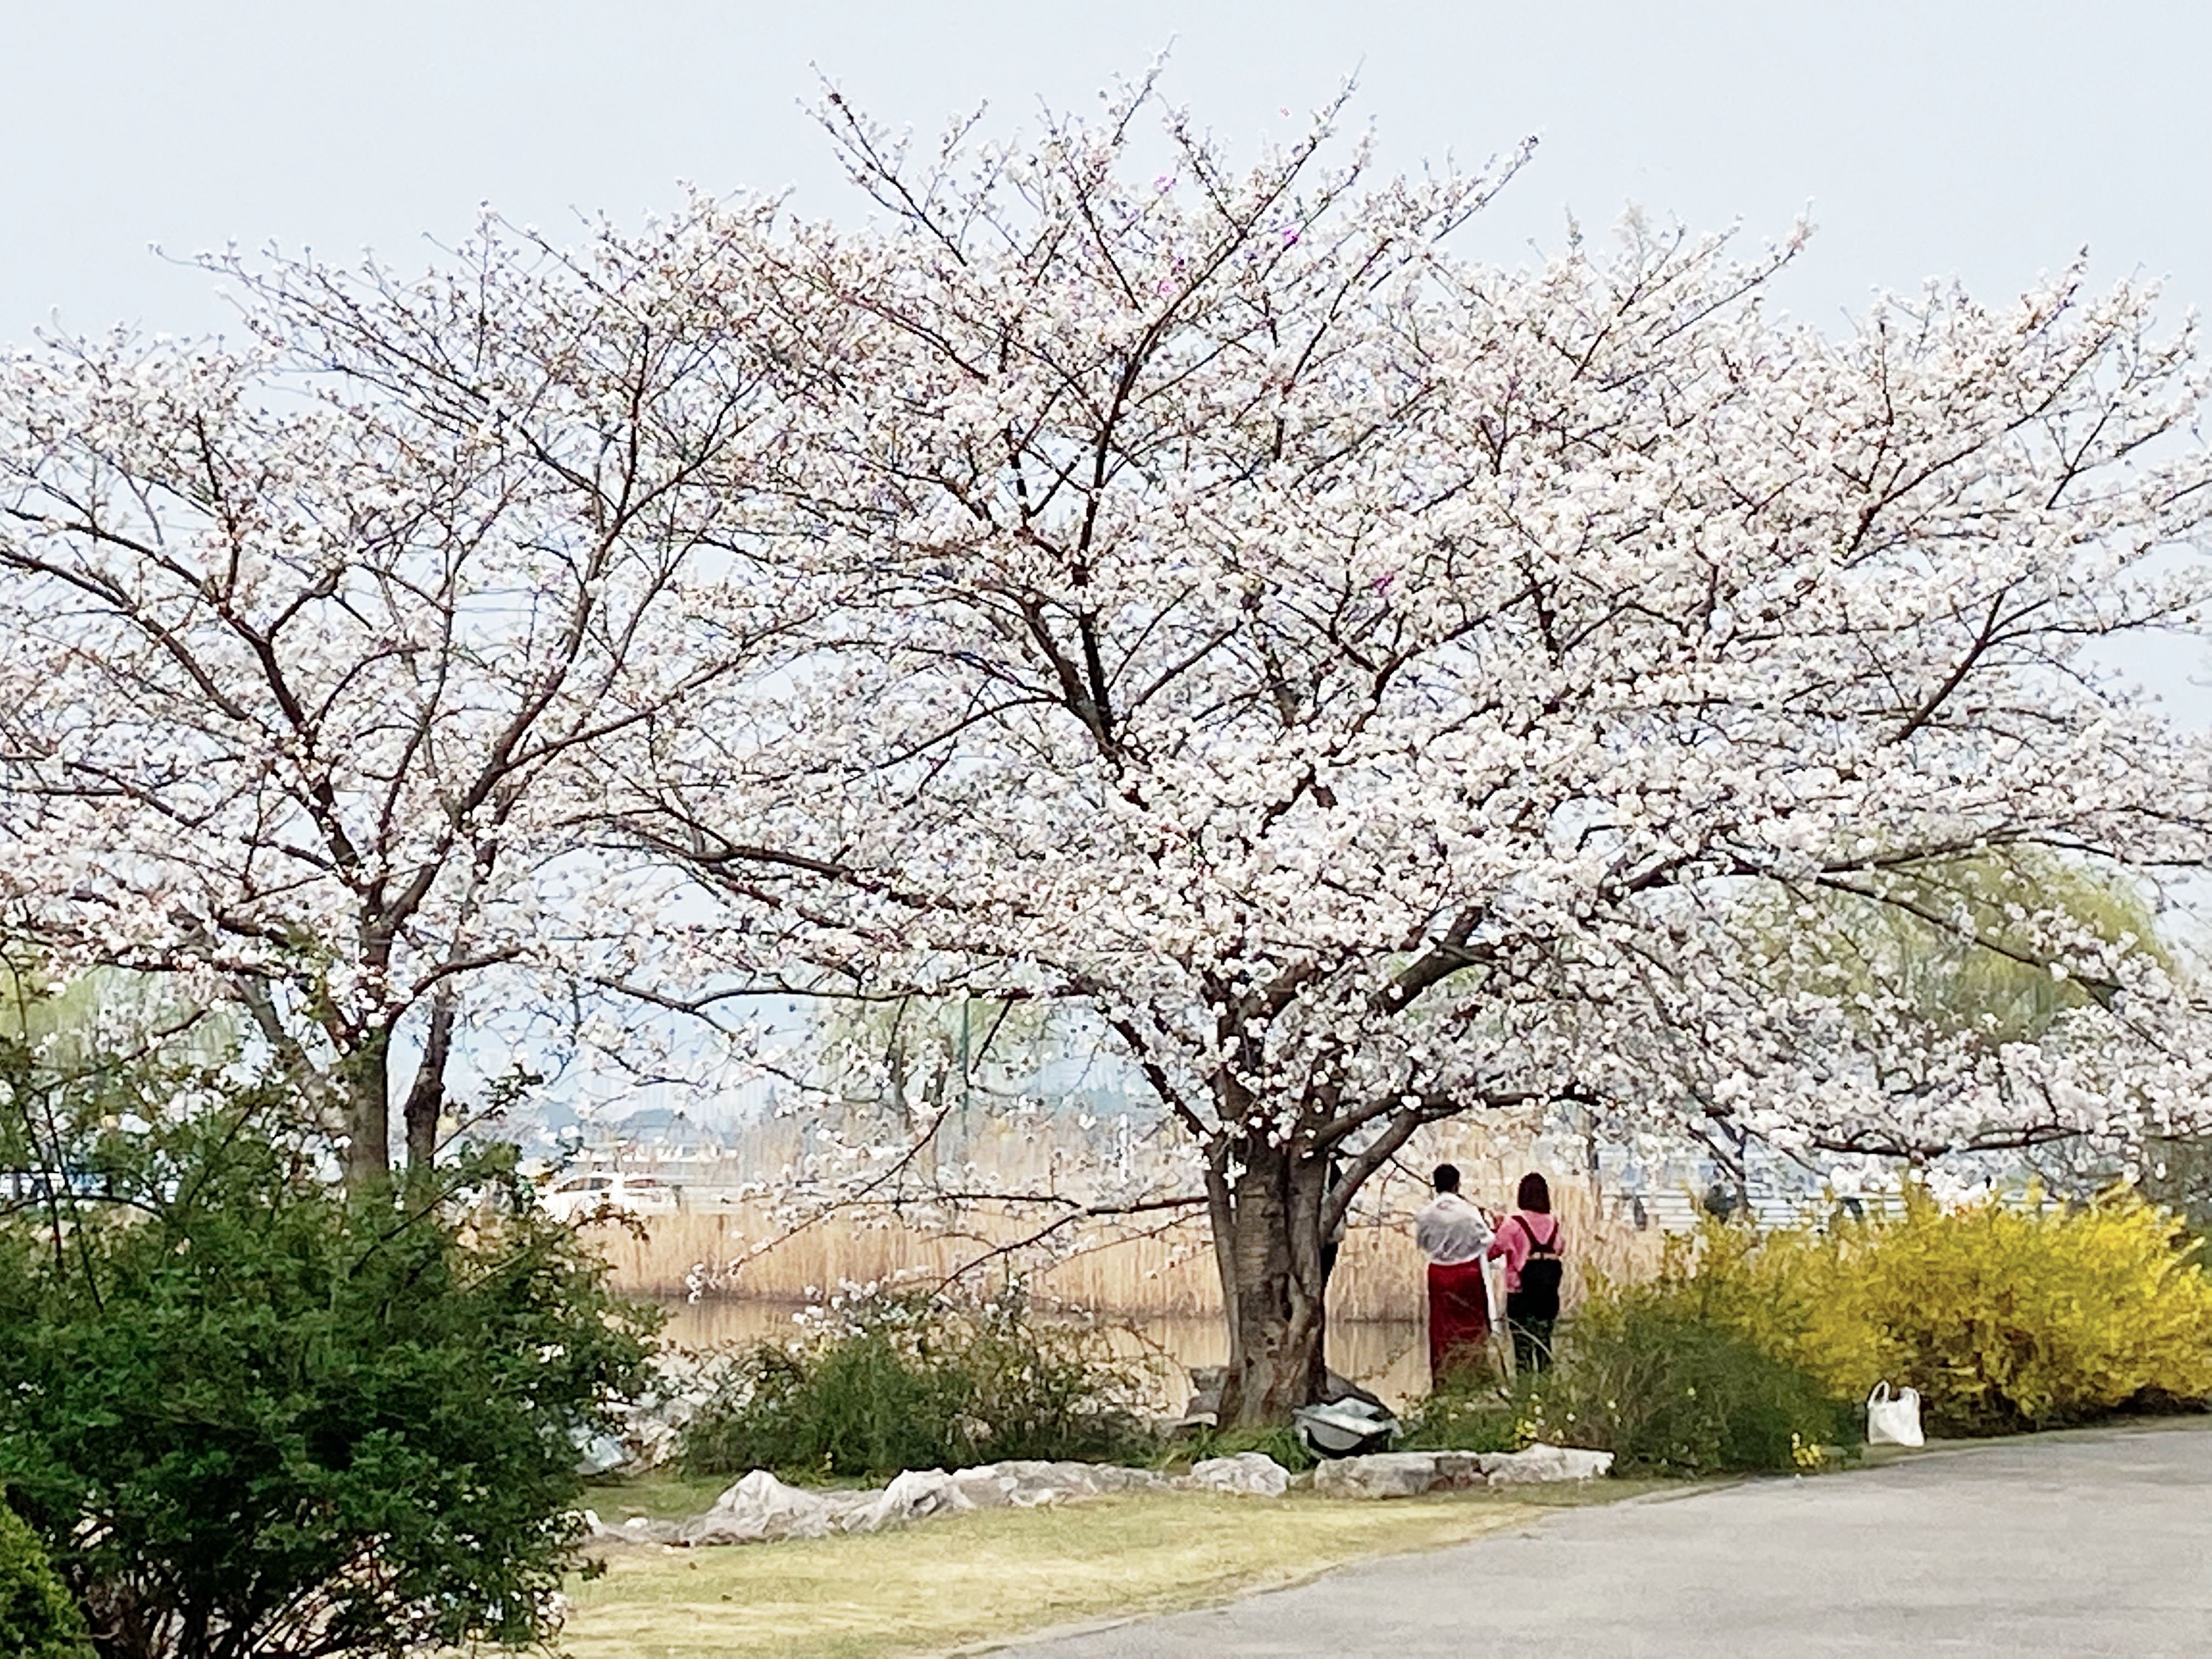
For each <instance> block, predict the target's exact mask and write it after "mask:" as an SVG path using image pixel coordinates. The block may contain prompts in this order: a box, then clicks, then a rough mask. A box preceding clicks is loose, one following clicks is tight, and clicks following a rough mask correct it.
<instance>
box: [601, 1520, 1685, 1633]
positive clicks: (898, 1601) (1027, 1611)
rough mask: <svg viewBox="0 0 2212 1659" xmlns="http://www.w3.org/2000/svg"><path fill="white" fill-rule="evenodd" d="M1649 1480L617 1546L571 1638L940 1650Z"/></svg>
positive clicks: (1487, 1524) (1255, 1578) (1476, 1528)
mask: <svg viewBox="0 0 2212 1659" xmlns="http://www.w3.org/2000/svg"><path fill="white" fill-rule="evenodd" d="M1656 1484H1657V1483H1654V1482H1650V1481H1632V1480H1599V1481H1593V1482H1591V1483H1589V1485H1587V1486H1577V1487H1572V1488H1553V1487H1539V1488H1522V1489H1521V1491H1520V1492H1491V1491H1487V1490H1477V1491H1474V1492H1450V1493H1439V1494H1435V1495H1432V1496H1430V1497H1426V1498H1396V1499H1389V1500H1385V1501H1379V1502H1378V1501H1375V1500H1371V1499H1368V1500H1363V1499H1357V1498H1317V1497H1315V1496H1314V1495H1313V1494H1312V1493H1310V1492H1293V1493H1292V1494H1291V1495H1290V1496H1289V1497H1287V1498H1281V1499H1277V1500H1268V1499H1262V1498H1214V1497H1200V1496H1197V1495H1195V1494H1185V1493H1176V1494H1162V1493H1146V1494H1128V1495H1123V1496H1118V1497H1114V1498H1093V1499H1091V1500H1089V1501H1087V1502H1085V1503H1079V1504H1067V1505H1065V1506H1062V1507H1056V1508H1049V1509H1040V1510H987V1511H984V1512H982V1513H980V1514H975V1515H963V1516H955V1517H953V1518H951V1519H949V1520H944V1521H933V1522H923V1523H922V1524H921V1525H920V1526H916V1527H913V1528H908V1529H906V1530H904V1531H899V1532H890V1533H879V1534H873V1535H862V1536H859V1537H852V1538H827V1539H822V1540H818V1541H793V1542H787V1543H780V1544H750V1545H734V1546H724V1547H715V1548H710V1549H700V1550H661V1549H657V1548H620V1549H617V1550H616V1551H615V1552H614V1553H612V1555H611V1557H610V1559H609V1570H608V1571H607V1574H606V1576H605V1577H602V1578H598V1579H594V1580H592V1581H591V1582H590V1583H576V1584H574V1585H572V1586H571V1587H570V1591H569V1594H570V1595H571V1596H572V1597H573V1599H574V1612H573V1613H571V1614H570V1616H569V1620H568V1629H567V1631H566V1632H565V1633H564V1636H563V1638H562V1647H563V1648H564V1649H565V1650H566V1651H567V1652H568V1653H569V1654H571V1655H573V1656H574V1659H708V1656H710V1655H711V1656H717V1659H720V1656H725V1655H726V1656H731V1659H751V1656H761V1659H768V1656H775V1659H890V1656H895V1655H910V1654H932V1653H942V1652H944V1651H945V1650H948V1649H952V1648H958V1647H963V1646H966V1645H968V1644H974V1643H979V1642H983V1641H987V1640H989V1639H991V1638H1005V1637H1008V1636H1012V1635H1017V1634H1019V1633H1020V1632H1024V1631H1031V1630H1037V1629H1041V1628H1043V1627H1045V1626H1051V1625H1059V1624H1066V1623H1071V1622H1076V1621H1081V1620H1095V1619H1102V1618H1107V1617H1110V1616H1114V1615H1117V1614H1128V1613H1164V1612H1169V1611H1171V1610H1173V1609H1176V1608H1180V1607H1194V1606H1200V1605H1203V1604H1205V1603H1207V1602H1211V1601H1221V1600H1224V1599H1226V1598H1227V1597H1230V1596H1231V1595H1237V1594H1238V1593H1240V1592H1243V1591H1247V1590H1251V1589H1261V1588H1264V1587H1267V1586H1270V1585H1278V1584H1285V1583H1294V1582H1296V1581H1297V1580H1299V1579H1302V1578H1305V1577H1311V1576H1312V1575H1313V1574H1315V1573H1316V1572H1319V1571H1322V1570H1323V1569H1325V1568H1328V1567H1332V1566H1335V1565H1340V1563H1343V1562H1346V1561H1356V1560H1358V1559H1363V1558H1364V1557H1368V1556H1374V1555H1385V1554H1390V1553H1396V1552H1400V1551H1407V1550H1421V1549H1431V1548H1434V1547H1437V1546H1438V1545H1443V1544H1451V1543H1456V1542H1458V1541H1460V1540H1462V1539H1466V1538H1473V1537H1475V1536H1477V1535H1478V1534H1482V1533H1486V1532H1492V1531H1495V1530H1497V1529H1498V1528H1501V1527H1510V1526H1512V1525H1514V1524H1516V1522H1523V1521H1528V1520H1530V1519H1533V1518H1534V1517H1535V1516H1540V1515H1541V1514H1543V1513H1545V1512H1546V1510H1549V1509H1553V1508H1558V1507H1560V1506H1562V1505H1565V1504H1587V1503H1602V1502H1607V1501H1609V1500H1612V1499H1614V1498H1627V1497H1632V1496H1634V1495H1635V1494H1637V1493H1638V1492H1648V1491H1650V1490H1651V1489H1652V1488H1653V1486H1655V1485H1656ZM615 1490H616V1491H617V1492H619V1491H620V1490H621V1489H615ZM678 1495H679V1494H678V1493H675V1492H669V1493H662V1492H653V1493H650V1494H647V1493H644V1492H639V1493H637V1494H636V1495H635V1496H630V1497H627V1498H626V1500H625V1501H611V1502H609V1503H607V1504H604V1505H595V1507H598V1508H599V1510H600V1513H601V1514H603V1515H621V1514H624V1513H631V1514H635V1513H641V1512H649V1508H650V1507H658V1506H659V1505H658V1504H653V1502H652V1500H656V1499H657V1500H661V1501H662V1502H665V1501H666V1500H668V1499H671V1498H676V1497H678ZM696 1507H700V1506H695V1512H696Z"/></svg>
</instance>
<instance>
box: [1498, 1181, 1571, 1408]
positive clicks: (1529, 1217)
mask: <svg viewBox="0 0 2212 1659" xmlns="http://www.w3.org/2000/svg"><path fill="white" fill-rule="evenodd" d="M1490 1254H1491V1255H1493V1256H1500V1257H1503V1258H1504V1262H1505V1324H1506V1328H1508V1329H1509V1330H1510V1331H1511V1332H1512V1334H1513V1365H1514V1369H1515V1370H1520V1371H1540V1370H1543V1369H1544V1367H1545V1366H1547V1365H1548V1364H1551V1363H1552V1332H1553V1328H1555V1327H1556V1326H1557V1325H1558V1323H1559V1279H1560V1277H1561V1275H1562V1273H1564V1271H1565V1261H1563V1260H1562V1259H1561V1257H1560V1255H1559V1222H1558V1220H1557V1219H1556V1218H1554V1217H1553V1214H1552V1188H1551V1187H1550V1185H1549V1184H1548V1183H1547V1182H1546V1181H1545V1179H1544V1177H1543V1176H1540V1175H1538V1174H1537V1173H1536V1172H1535V1171H1534V1170H1530V1171H1529V1172H1528V1174H1527V1175H1524V1176H1522V1177H1521V1188H1520V1191H1519V1192H1517V1193H1516V1194H1514V1200H1513V1213H1512V1214H1511V1215H1509V1216H1507V1217H1506V1218H1505V1219H1504V1221H1503V1222H1501V1223H1499V1224H1498V1237H1497V1238H1496V1239H1494V1240H1493V1241H1492V1243H1491V1246H1490Z"/></svg>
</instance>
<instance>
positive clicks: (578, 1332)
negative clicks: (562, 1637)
mask: <svg viewBox="0 0 2212 1659" xmlns="http://www.w3.org/2000/svg"><path fill="white" fill-rule="evenodd" d="M0 1091H4V1108H5V1110H6V1113H7V1116H8V1119H9V1123H10V1125H11V1127H10V1129H9V1133H8V1137H7V1138H8V1139H9V1140H10V1141H12V1143H13V1145H12V1146H11V1147H10V1149H9V1150H11V1151H12V1152H15V1154H16V1155H17V1156H19V1157H20V1156H21V1154H23V1153H24V1152H26V1151H31V1152H40V1153H41V1154H42V1155H43V1161H42V1162H41V1163H40V1164H38V1165H37V1166H36V1168H35V1170H34V1173H35V1174H36V1175H37V1176H38V1177H39V1180H38V1181H37V1182H33V1184H32V1189H31V1191H30V1192H29V1194H28V1195H27V1197H24V1198H22V1199H21V1200H19V1201H17V1202H15V1204H13V1205H11V1206H8V1207H7V1211H6V1213H5V1214H4V1215H0V1496H4V1498H5V1500H6V1502H7V1503H8V1504H10V1505H11V1506H12V1507H13V1508H14V1509H15V1510H16V1511H17V1512H18V1513H19V1514H21V1516H23V1517H24V1519H25V1520H27V1522H30V1523H31V1525H32V1526H33V1528H35V1529H36V1530H37V1531H38V1532H39V1533H40V1534H42V1536H43V1537H44V1539H45V1541H46V1548H47V1551H48V1553H50V1554H51V1556H52V1561H53V1565H54V1568H55V1570H56V1571H57V1572H58V1574H59V1576H60V1577H61V1579H62V1581H63V1582H64V1583H65V1584H66V1585H67V1586H68V1587H69V1589H70V1593H71V1595H73V1596H74V1597H75V1599H76V1601H77V1603H78V1604H79V1605H80V1606H81V1607H82V1609H83V1610H84V1613H85V1614H86V1617H87V1622H88V1625H89V1626H90V1629H91V1632H92V1634H93V1637H94V1640H95V1641H96V1643H97V1644H98V1647H99V1650H100V1654H101V1655H102V1656H103V1659H171V1656H176V1659H187V1656H188V1659H246V1656H252V1659H325V1656H328V1659H336V1656H356V1655H360V1656H367V1655H398V1654H400V1653H402V1652H404V1651H409V1650H413V1649H415V1648H417V1647H420V1646H422V1645H425V1644H438V1643H463V1642H495V1643H504V1644H517V1645H520V1644H529V1643H533V1642H537V1641H540V1640H542V1639H544V1638H546V1637H547V1636H548V1635H550V1632H551V1630H552V1628H553V1626H554V1623H555V1607H556V1601H555V1600H554V1594H555V1591H556V1589H557V1587H558V1585H559V1583H560V1582H561V1578H562V1575H563V1574H564V1573H565V1572H567V1571H569V1570H571V1569H572V1568H573V1567H574V1566H575V1565H577V1564H578V1556H577V1553H576V1549H575V1546H576V1544H577V1542H578V1541H579V1528H580V1518H579V1516H578V1514H577V1505H578V1503H579V1500H580V1493H581V1482H580V1479H579V1476H578V1474H577V1457H576V1452H575V1446H576V1443H577V1441H578V1438H579V1437H581V1436H584V1435H586V1434H589V1433H592V1432H593V1431H598V1430H599V1429H601V1428H603V1427H605V1426H606V1425H607V1417H606V1408H607V1406H608V1404H609V1403H610V1402H611V1401H612V1400H613V1399H614V1398H616V1397H617V1396H618V1395H621V1394H623V1393H625V1392H628V1391H631V1390H633V1389H635V1387H636V1386H637V1384H638V1383H639V1382H640V1379H641V1370H642V1367H643V1364H644V1361H645V1358H646V1337H645V1334H644V1332H643V1331H642V1330H641V1328H640V1327H639V1326H638V1325H637V1324H636V1323H635V1322H634V1320H633V1319H632V1318H631V1316H630V1315H629V1310H627V1309H626V1308H625V1307H624V1306H623V1304H619V1303H617V1301H616V1300H615V1299H614V1298H613V1297H611V1295H610V1294H609V1292H608V1291H606V1289H605V1285H604V1273H605V1269H604V1267H603V1266H602V1264H600V1263H599V1262H598V1261H596V1260H595V1259H593V1258H592V1257H590V1256H588V1255H586V1253H585V1252H584V1251H583V1250H581V1249H580V1248H579V1247H578V1245H577V1244H576V1243H575V1242H574V1237H573V1235H572V1234H571V1233H570V1232H569V1231H568V1230H566V1229H563V1228H560V1227H556V1226H554V1225H549V1224H548V1223H546V1222H545V1221H544V1219H543V1218H541V1217H540V1216H539V1215H538V1213H537V1212H535V1211H534V1210H533V1209H532V1207H531V1205H530V1203H529V1200H528V1199H527V1197H526V1194H524V1192H523V1190H522V1188H521V1186H520V1182H517V1181H516V1180H515V1179H514V1178H513V1169H512V1165H511V1161H510V1160H509V1159H508V1158H507V1157H505V1156H501V1155H495V1154H484V1155H477V1156H474V1157H471V1158H467V1159H465V1160H464V1161H462V1162H460V1163H459V1164H456V1165H455V1166H453V1168H451V1169H441V1170H439V1171H438V1180H437V1182H436V1184H435V1186H432V1185H429V1184H428V1183H417V1184H416V1185H415V1186H414V1187H412V1188H410V1189H409V1190H407V1191H405V1192H404V1193H403V1194H399V1195H397V1196H395V1197H392V1198H390V1199H387V1200H383V1201H380V1202H368V1203H362V1202H349V1201H348V1200H345V1199H344V1198H343V1197H342V1196H341V1195H339V1194H337V1193H336V1192H335V1191H334V1190H333V1189H332V1188H331V1186H330V1185H329V1184H328V1183H327V1182H325V1181H323V1180H321V1179H319V1173H320V1171H319V1158H317V1156H316V1149H315V1148H314V1147H313V1146H312V1145H311V1144H310V1143H308V1142H307V1140H305V1139H303V1138H302V1137H301V1136H299V1135H297V1134H296V1133H292V1132H290V1131H289V1130H288V1129H286V1128H285V1127H283V1126H284V1125H286V1124H287V1123H289V1122H292V1121H296V1112H295V1111H288V1110H287V1109H286V1108H287V1107H288V1106H291V1105H293V1104H294V1103H289V1102H288V1101H287V1100H286V1098H285V1097H284V1096H283V1093H282V1091H276V1090H269V1091H258V1090H252V1089H241V1088H239V1087H237V1086H235V1085H234V1084H231V1083H229V1082H227V1081H225V1080H224V1079H221V1078H219V1077H215V1076H210V1075H207V1074H199V1075H181V1076H179V1075H172V1076H146V1075H134V1074H132V1073H130V1072H129V1070H128V1069H127V1068H124V1069H119V1070H117V1071H114V1072H112V1073H109V1074H106V1075H91V1074H85V1075H80V1076H77V1077H76V1078H72V1079H59V1080H57V1079H49V1078H44V1077H42V1076H40V1073H39V1072H38V1069H37V1067H36V1066H35V1065H34V1064H33V1060H32V1058H31V1056H29V1055H28V1054H27V1053H26V1052H25V1051H24V1050H23V1049H22V1048H21V1047H20V1045H18V1046H16V1047H15V1048H12V1049H4V1048H0ZM125 1125H136V1126H137V1127H136V1129H135V1130H134V1129H131V1128H129V1127H118V1126H125ZM149 1126H150V1127H149ZM15 1167H17V1168H19V1169H20V1168H21V1165H20V1164H18V1165H17V1166H15ZM22 1184H23V1183H21V1182H18V1183H17V1185H18V1186H19V1187H20V1186H21V1185H22ZM4 1190H5V1189H0V1192H4Z"/></svg>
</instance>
